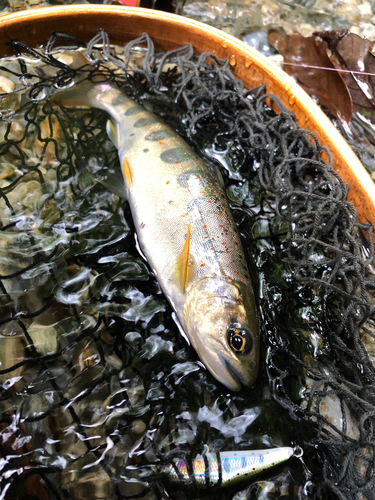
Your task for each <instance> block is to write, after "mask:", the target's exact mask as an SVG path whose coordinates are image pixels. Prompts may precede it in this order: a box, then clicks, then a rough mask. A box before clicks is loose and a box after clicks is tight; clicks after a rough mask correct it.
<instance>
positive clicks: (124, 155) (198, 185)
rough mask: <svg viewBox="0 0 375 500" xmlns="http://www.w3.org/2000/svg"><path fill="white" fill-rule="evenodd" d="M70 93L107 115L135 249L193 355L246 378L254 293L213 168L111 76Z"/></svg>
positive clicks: (223, 377)
mask: <svg viewBox="0 0 375 500" xmlns="http://www.w3.org/2000/svg"><path fill="white" fill-rule="evenodd" d="M74 99H76V103H77V104H86V105H89V106H93V107H97V108H101V109H103V110H105V111H106V112H107V113H108V114H109V115H110V122H109V127H108V129H109V134H110V136H111V138H112V140H113V142H114V143H115V144H116V146H117V148H118V151H119V158H120V163H121V167H122V171H123V177H124V183H125V186H126V187H125V196H126V199H127V200H128V202H129V205H130V208H131V212H132V216H133V219H134V224H135V227H136V231H137V235H138V240H139V243H140V246H141V249H142V251H143V253H144V255H145V256H146V258H147V261H148V263H149V265H150V266H151V268H152V270H153V272H154V273H155V276H156V278H157V280H158V282H159V284H160V286H161V288H162V290H163V292H164V294H165V295H166V296H167V298H168V300H169V301H170V303H171V305H172V307H173V308H174V310H175V312H176V314H177V317H178V320H179V322H180V323H181V326H182V328H183V330H184V332H185V333H186V335H187V337H188V338H189V340H190V342H191V344H192V345H193V347H194V348H195V350H196V351H197V353H198V355H199V357H200V358H201V360H202V361H203V363H204V364H205V366H206V367H207V368H208V369H209V370H210V372H211V373H212V374H213V375H214V377H216V379H217V380H219V381H220V382H221V383H223V384H224V385H225V386H227V387H228V388H229V389H232V390H239V389H240V387H241V384H244V385H247V386H251V385H252V384H253V383H254V381H255V379H256V376H257V372H258V356H259V354H258V353H259V337H258V327H257V320H256V310H255V300H254V294H253V289H252V284H251V281H250V276H249V271H248V269H247V265H246V259H245V256H244V251H243V248H242V244H241V241H240V237H239V234H238V231H237V228H236V225H235V222H234V220H233V217H232V214H231V212H230V208H229V205H228V202H227V199H226V196H225V193H224V191H223V189H222V188H221V187H220V185H219V183H218V181H217V179H216V177H215V176H214V175H213V174H212V173H211V171H210V170H209V169H208V168H207V166H206V165H205V164H204V162H203V161H202V160H201V158H200V157H199V156H198V155H197V154H196V153H195V152H194V151H193V149H192V148H191V147H190V146H189V145H188V144H187V143H186V142H185V141H184V140H183V139H182V138H181V137H179V136H178V135H177V134H176V132H175V131H174V130H173V129H171V128H170V127H169V126H167V125H166V124H165V123H163V122H162V121H160V120H159V118H157V117H156V116H155V115H154V114H152V113H150V112H148V111H146V110H145V109H144V108H143V107H142V106H140V105H138V104H137V103H135V102H134V101H133V100H131V99H130V98H128V97H126V96H125V95H123V94H122V93H121V92H120V91H119V90H118V89H117V88H115V87H113V86H111V85H110V84H100V85H92V84H91V86H88V85H87V84H86V85H85V84H83V85H80V86H78V87H77V89H76V94H75V97H73V96H70V98H69V101H70V102H69V104H73V105H74ZM61 101H62V102H63V103H64V99H61ZM64 104H65V103H64Z"/></svg>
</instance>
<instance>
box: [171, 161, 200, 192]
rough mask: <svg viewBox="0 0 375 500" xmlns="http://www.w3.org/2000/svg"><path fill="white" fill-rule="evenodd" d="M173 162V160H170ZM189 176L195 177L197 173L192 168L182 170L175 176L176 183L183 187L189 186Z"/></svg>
mask: <svg viewBox="0 0 375 500" xmlns="http://www.w3.org/2000/svg"><path fill="white" fill-rule="evenodd" d="M171 163H173V162H171ZM191 177H195V178H196V177H197V174H196V172H195V171H194V170H188V171H187V172H183V173H182V174H180V175H179V176H178V177H177V184H178V185H179V186H181V187H183V188H188V187H189V179H190V178H191Z"/></svg>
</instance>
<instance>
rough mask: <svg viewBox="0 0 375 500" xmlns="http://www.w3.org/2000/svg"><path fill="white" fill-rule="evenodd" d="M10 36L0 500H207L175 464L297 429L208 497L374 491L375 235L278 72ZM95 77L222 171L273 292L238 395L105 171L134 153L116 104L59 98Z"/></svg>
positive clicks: (144, 48)
mask: <svg viewBox="0 0 375 500" xmlns="http://www.w3.org/2000/svg"><path fill="white" fill-rule="evenodd" d="M12 46H13V51H14V54H15V56H16V57H13V58H8V59H7V60H3V61H1V63H0V64H1V75H0V87H1V89H2V101H1V113H2V120H1V122H0V128H1V145H0V151H1V156H0V217H1V232H0V233H1V237H0V303H1V306H0V329H1V331H0V334H1V337H0V345H1V349H0V359H1V366H0V383H1V403H0V409H1V423H0V451H1V459H0V470H1V476H0V488H1V498H4V499H10V498H11V499H25V500H26V499H42V500H44V499H85V498H103V499H104V498H106V499H112V498H114V499H122V498H145V499H148V500H153V499H166V498H170V497H172V498H179V499H184V498H200V497H202V498H204V497H205V496H204V493H199V492H198V491H196V490H195V489H194V482H193V481H192V484H190V485H188V486H185V485H181V486H178V485H177V486H174V488H171V487H170V486H169V485H168V484H166V483H165V480H164V479H163V478H161V477H160V474H159V473H158V471H160V465H161V464H165V463H168V461H170V460H171V458H172V457H174V456H181V457H183V458H185V459H186V461H187V464H188V468H189V467H191V465H189V464H191V460H192V459H193V458H194V457H195V456H196V455H197V454H198V453H200V454H201V453H202V452H203V451H204V450H206V451H210V452H218V451H225V450H230V449H237V450H241V449H263V448H269V447H277V446H290V445H292V446H293V445H299V446H301V447H302V448H303V450H304V457H303V462H302V461H298V460H296V459H294V460H293V459H292V460H291V461H289V462H288V463H287V464H285V465H284V466H280V467H278V468H276V469H274V470H270V471H266V472H265V473H264V474H263V476H261V477H260V478H259V479H258V480H254V481H253V482H252V483H251V484H245V485H241V486H238V487H237V488H236V489H235V490H234V491H231V490H229V491H228V490H227V491H223V490H221V489H220V488H217V489H216V490H215V491H214V492H213V493H211V498H217V499H229V498H233V499H235V500H240V499H245V498H246V499H256V498H262V499H266V498H267V499H276V498H277V499H279V498H280V499H281V498H300V499H302V498H313V499H334V498H337V499H350V500H352V499H358V500H362V499H372V498H374V493H373V491H374V481H375V471H374V460H375V457H374V425H375V420H374V417H375V386H374V382H375V377H374V367H373V363H374V362H375V347H374V346H375V323H374V308H373V300H374V299H373V296H374V295H373V294H374V291H373V290H374V286H375V279H374V276H373V273H374V267H373V243H372V241H373V240H372V236H373V235H372V228H371V227H370V226H369V225H368V224H363V223H358V222H356V212H355V208H354V207H353V206H352V205H351V204H350V203H348V202H347V201H346V194H347V187H346V186H345V185H344V183H343V182H342V180H341V179H340V178H339V177H338V175H337V174H335V173H334V171H333V170H332V168H331V160H330V154H329V151H327V150H326V148H325V147H324V145H320V144H319V142H318V141H317V139H316V137H314V135H313V134H312V133H311V132H309V131H306V130H302V129H300V128H299V127H298V126H297V124H296V121H295V117H294V115H293V114H292V113H291V112H289V111H288V110H286V109H285V108H284V107H283V105H282V104H281V103H280V101H279V100H278V99H277V98H276V97H275V96H272V95H267V93H266V92H267V89H266V88H265V87H264V86H260V87H257V88H253V89H244V87H243V84H242V83H241V82H238V81H237V80H236V79H235V78H234V76H233V75H232V72H231V67H230V65H229V63H228V62H225V61H220V60H218V59H217V58H216V57H215V56H214V55H212V54H203V55H201V56H199V57H198V56H196V55H194V53H193V49H192V48H191V47H184V48H181V49H178V50H175V51H172V52H169V53H158V52H155V50H154V47H153V43H152V41H151V40H150V38H149V37H147V36H145V37H142V38H140V39H137V40H134V41H133V42H131V43H129V44H128V45H127V46H126V47H125V48H120V47H114V46H111V45H110V40H109V38H108V35H107V34H106V33H105V32H101V33H99V34H98V35H97V36H96V37H95V38H94V39H93V40H92V41H91V42H90V43H89V44H87V45H85V44H83V43H81V42H79V41H78V40H76V39H73V38H71V37H69V36H66V35H64V34H54V35H52V36H51V38H50V39H49V41H48V42H47V44H46V46H45V48H44V49H38V50H36V49H33V48H30V47H28V46H26V45H25V44H23V43H22V42H13V44H12ZM62 47H63V48H62ZM77 50H80V51H81V52H82V54H83V55H84V57H86V60H87V62H86V63H82V64H80V65H79V66H77V64H76V59H75V58H74V56H73V54H74V52H75V51H77ZM85 79H91V80H93V81H95V82H96V81H105V80H111V81H114V82H116V84H117V86H118V87H120V88H121V89H122V91H123V92H125V93H127V94H128V95H130V96H131V97H132V98H134V99H135V100H137V101H138V102H140V103H141V104H143V105H144V106H145V107H146V109H149V110H152V111H153V112H154V113H156V114H157V115H159V116H160V117H161V118H162V119H163V120H165V121H166V122H168V123H169V124H170V125H172V126H173V127H174V128H175V129H176V131H177V132H178V133H179V134H180V135H182V136H183V137H184V138H186V140H187V141H188V142H189V143H190V144H191V145H192V146H193V147H194V148H195V149H197V150H198V151H199V152H200V154H201V155H202V157H203V158H205V161H206V162H207V163H210V162H213V163H215V164H216V165H219V166H220V167H221V170H222V173H223V177H224V182H225V186H226V192H227V196H228V199H229V201H230V205H231V208H232V210H233V214H234V218H235V220H236V223H237V225H238V227H239V230H240V232H241V235H242V239H243V242H244V246H245V249H246V252H247V257H248V260H249V266H250V268H251V270H252V274H253V281H254V287H255V290H256V296H257V302H258V304H257V306H258V314H259V325H260V332H261V336H262V337H261V338H262V342H261V344H262V352H261V371H260V375H259V378H258V380H257V382H256V384H255V386H254V388H252V389H248V390H247V389H243V390H242V391H240V392H239V393H236V394H230V393H228V391H227V390H225V389H224V388H223V387H222V386H221V385H220V384H219V383H217V382H216V381H215V380H214V379H213V378H212V377H211V376H210V375H209V374H208V373H207V371H206V370H205V369H204V368H203V367H202V366H201V364H200V362H199V361H197V355H196V353H195V352H194V350H193V349H192V348H191V347H189V346H188V345H187V344H186V342H185V341H184V339H183V338H182V337H181V336H180V334H179V331H178V328H177V326H176V324H175V323H174V321H173V317H172V310H171V308H170V305H169V304H168V302H167V301H166V299H165V298H164V297H163V295H162V294H161V292H160V289H159V286H158V284H157V282H156V280H155V278H154V276H153V275H152V273H151V272H150V270H149V268H148V266H147V263H146V262H145V261H144V260H143V259H142V257H141V255H140V254H139V252H138V250H137V245H136V240H135V237H134V227H133V222H132V218H131V215H130V211H129V208H128V205H127V203H126V201H124V200H121V199H119V198H118V197H117V196H115V195H114V194H112V193H110V192H109V191H108V190H107V189H106V188H105V187H104V185H103V183H102V182H101V181H103V179H105V177H106V176H107V175H108V174H109V173H110V172H112V171H113V170H115V169H116V168H118V155H117V151H116V149H115V148H114V146H113V145H112V143H111V142H110V141H109V139H108V137H107V135H106V133H105V123H106V120H107V117H106V115H105V114H104V113H102V112H101V111H99V110H97V109H83V108H81V109H68V108H64V107H60V106H58V105H55V104H53V100H52V97H53V95H54V93H55V92H57V91H58V90H59V88H65V87H69V86H72V85H74V84H75V83H78V82H79V81H82V80H85ZM275 109H276V110H277V112H275V111H274V110H275ZM150 209H152V207H150ZM155 464H156V468H153V467H152V465H155Z"/></svg>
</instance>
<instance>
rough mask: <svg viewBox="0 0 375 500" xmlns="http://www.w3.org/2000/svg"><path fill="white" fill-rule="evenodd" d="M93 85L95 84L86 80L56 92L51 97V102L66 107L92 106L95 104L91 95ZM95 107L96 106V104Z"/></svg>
mask: <svg viewBox="0 0 375 500" xmlns="http://www.w3.org/2000/svg"><path fill="white" fill-rule="evenodd" d="M94 87H95V84H93V83H92V82H90V81H89V80H86V81H84V82H82V83H79V84H78V85H76V86H74V87H70V88H68V89H64V90H61V91H58V92H56V94H55V95H54V96H53V97H52V102H53V103H54V104H59V105H60V106H64V107H66V108H75V107H78V106H84V107H93V106H95V104H94V103H93V97H92V94H93V90H94ZM95 107H97V104H96V106H95Z"/></svg>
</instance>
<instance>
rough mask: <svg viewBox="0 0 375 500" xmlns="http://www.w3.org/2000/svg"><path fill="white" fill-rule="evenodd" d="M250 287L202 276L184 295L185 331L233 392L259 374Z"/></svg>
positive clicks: (208, 364)
mask: <svg viewBox="0 0 375 500" xmlns="http://www.w3.org/2000/svg"><path fill="white" fill-rule="evenodd" d="M254 304H255V301H254V297H253V291H252V289H251V288H250V289H249V288H248V287H246V286H245V285H244V284H243V283H240V282H235V281H233V282H228V281H224V280H220V279H218V278H213V277H212V278H210V277H208V278H205V279H202V280H200V281H198V282H197V283H195V284H193V285H192V286H191V287H190V288H189V290H188V291H187V295H186V302H185V308H184V330H185V332H186V334H187V336H188V337H189V340H190V341H191V343H192V345H193V347H194V348H195V349H196V351H197V352H198V354H199V357H200V358H201V360H202V362H203V363H204V364H205V366H206V367H207V369H208V370H209V371H210V372H211V373H212V375H213V376H214V377H215V378H216V379H217V380H219V382H221V383H222V384H224V385H225V386H226V387H228V389H231V390H232V391H238V390H239V389H240V388H241V384H243V385H246V386H248V387H250V386H252V385H253V384H254V382H255V380H256V377H257V375H258V365H259V335H258V326H257V320H256V311H255V306H254Z"/></svg>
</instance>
